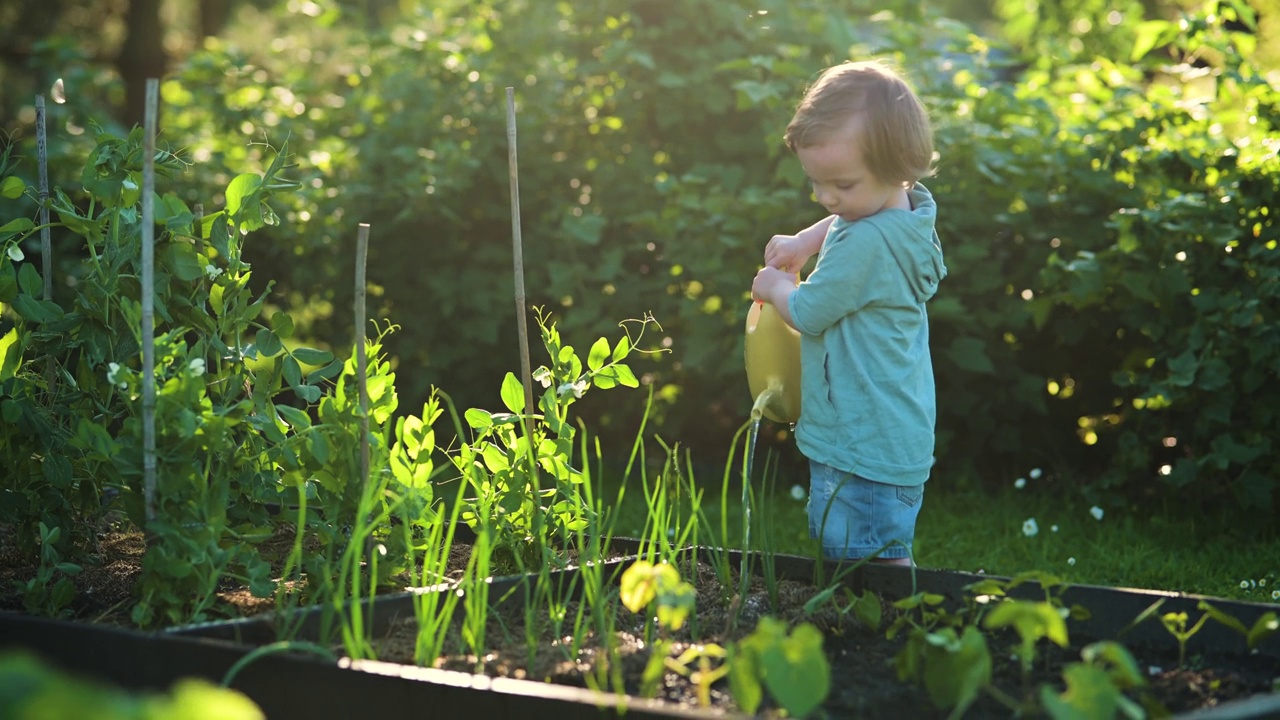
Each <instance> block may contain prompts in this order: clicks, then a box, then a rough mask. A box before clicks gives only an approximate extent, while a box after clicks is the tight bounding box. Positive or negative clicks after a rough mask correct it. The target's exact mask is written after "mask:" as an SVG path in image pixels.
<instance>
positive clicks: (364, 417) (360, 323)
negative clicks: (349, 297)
mask: <svg viewBox="0 0 1280 720" xmlns="http://www.w3.org/2000/svg"><path fill="white" fill-rule="evenodd" d="M368 254H369V223H360V224H359V225H358V226H357V231H356V307H355V314H356V350H355V352H356V385H357V387H359V388H360V486H361V487H364V486H365V485H366V484H367V483H368V482H369V383H368V379H367V375H368V365H369V359H368V358H367V357H366V356H365V352H364V324H365V266H366V258H367V257H368Z"/></svg>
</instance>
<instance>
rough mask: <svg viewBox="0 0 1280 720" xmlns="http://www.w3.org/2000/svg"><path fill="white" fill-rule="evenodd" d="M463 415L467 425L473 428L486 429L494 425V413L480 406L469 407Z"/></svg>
mask: <svg viewBox="0 0 1280 720" xmlns="http://www.w3.org/2000/svg"><path fill="white" fill-rule="evenodd" d="M462 417H463V418H464V419H465V420H466V421H467V426H468V427H470V428H471V429H472V430H485V429H487V428H490V427H493V415H492V414H491V413H489V411H487V410H481V409H480V408H468V409H467V411H466V412H465V413H463V415H462Z"/></svg>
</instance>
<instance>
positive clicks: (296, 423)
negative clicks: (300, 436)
mask: <svg viewBox="0 0 1280 720" xmlns="http://www.w3.org/2000/svg"><path fill="white" fill-rule="evenodd" d="M275 407H276V411H277V412H279V413H280V416H281V417H282V418H284V421H285V422H287V423H289V425H290V426H291V427H293V428H294V430H306V429H307V428H309V427H311V416H310V415H308V414H307V413H306V412H305V411H303V410H299V409H298V408H296V407H293V406H292V405H277V406H275Z"/></svg>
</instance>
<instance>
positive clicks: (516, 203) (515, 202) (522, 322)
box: [507, 87, 537, 477]
mask: <svg viewBox="0 0 1280 720" xmlns="http://www.w3.org/2000/svg"><path fill="white" fill-rule="evenodd" d="M507 171H508V175H509V177H510V181H511V254H512V257H513V258H514V259H515V276H516V327H517V333H518V336H519V340H520V379H521V380H522V381H523V382H524V408H525V410H524V414H525V418H526V421H525V422H526V426H525V434H526V435H528V436H529V441H530V443H532V442H533V435H532V434H531V433H530V432H529V424H528V419H529V418H532V417H533V415H534V412H535V410H536V408H535V407H534V405H533V373H532V371H531V370H530V368H529V326H528V321H527V320H526V319H525V316H526V315H527V311H526V310H525V307H524V304H525V298H524V247H523V243H522V241H521V237H520V180H519V177H520V171H519V163H518V162H517V159H516V99H515V88H510V87H509V88H507ZM533 472H534V473H535V477H536V473H537V464H536V463H535V464H534V468H533Z"/></svg>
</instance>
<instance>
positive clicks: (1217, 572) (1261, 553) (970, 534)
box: [615, 472, 1280, 604]
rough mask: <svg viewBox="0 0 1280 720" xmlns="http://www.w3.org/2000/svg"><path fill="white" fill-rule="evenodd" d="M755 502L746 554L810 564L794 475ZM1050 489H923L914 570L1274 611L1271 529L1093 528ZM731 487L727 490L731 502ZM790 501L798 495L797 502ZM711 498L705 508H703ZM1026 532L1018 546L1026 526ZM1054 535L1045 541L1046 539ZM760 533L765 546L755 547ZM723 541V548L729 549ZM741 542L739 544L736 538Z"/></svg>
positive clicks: (1118, 516)
mask: <svg viewBox="0 0 1280 720" xmlns="http://www.w3.org/2000/svg"><path fill="white" fill-rule="evenodd" d="M788 475H789V477H788V479H787V480H786V481H783V482H780V483H779V485H780V486H779V487H776V488H771V489H770V490H769V492H768V494H767V496H765V497H758V498H757V502H756V508H755V512H756V513H757V514H758V515H760V514H763V516H764V517H765V526H764V527H763V528H762V529H761V530H757V531H755V532H756V533H757V536H753V542H752V545H753V546H755V547H760V545H761V543H762V542H764V541H765V540H767V541H768V542H769V546H770V547H772V548H773V549H774V550H776V551H778V552H783V553H793V554H801V555H815V554H816V552H817V543H816V541H814V540H811V539H810V538H809V536H808V519H807V515H806V511H805V500H804V499H797V498H796V497H793V495H792V491H793V484H794V480H796V479H797V478H798V479H799V482H798V484H799V487H800V488H802V489H805V490H807V487H808V482H807V478H806V477H805V474H804V473H795V472H789V473H788ZM697 480H698V482H699V485H700V486H702V487H705V488H707V490H706V497H705V498H704V500H703V509H704V511H705V512H706V513H707V515H708V519H709V520H710V521H711V524H712V525H715V526H718V525H719V520H720V517H719V516H720V506H719V502H718V500H719V498H718V493H719V491H720V488H719V475H716V476H715V477H711V476H710V475H708V476H707V477H699V478H697ZM1073 487H1076V486H1073V485H1072V484H1071V483H1069V482H1064V481H1062V480H1061V479H1055V480H1054V481H1050V480H1048V479H1047V478H1046V479H1045V480H1039V481H1027V483H1026V485H1025V486H1024V487H1023V488H1022V489H1015V488H1014V487H1013V486H1012V483H1011V484H1010V485H1009V486H1008V487H1007V488H1006V489H1003V490H997V491H991V490H981V489H975V488H974V487H973V483H968V484H961V483H958V482H950V483H949V482H948V481H947V479H946V478H934V479H932V480H931V481H930V482H929V484H928V486H927V490H926V492H925V502H924V505H923V508H922V509H921V512H920V518H919V520H918V522H917V525H916V539H915V553H916V562H917V563H918V564H919V565H920V566H921V567H928V568H945V569H952V570H964V571H968V572H977V571H982V572H985V573H987V574H989V575H1001V576H1009V575H1014V574H1016V573H1019V572H1022V571H1027V570H1042V571H1047V572H1052V573H1054V574H1056V575H1058V576H1059V577H1062V578H1063V579H1064V580H1066V581H1067V582H1069V583H1075V584H1088V585H1107V586H1113V587H1128V588H1143V589H1154V590H1167V591H1176V592H1185V593H1192V594H1200V595H1211V596H1215V597H1223V598H1233V599H1239V600H1248V601H1253V602H1263V603H1276V604H1280V599H1277V598H1274V597H1273V593H1277V594H1280V529H1277V528H1275V527H1263V528H1249V527H1247V526H1245V525H1244V524H1242V523H1241V522H1240V521H1239V518H1238V517H1237V518H1232V517H1231V516H1229V515H1228V514H1227V513H1226V512H1217V513H1206V512H1204V511H1203V509H1202V508H1179V507H1178V506H1176V505H1173V506H1170V505H1169V504H1168V501H1166V502H1165V503H1159V502H1157V503H1153V504H1151V505H1147V506H1139V505H1134V506H1129V507H1121V508H1107V509H1105V511H1104V512H1103V514H1102V518H1101V519H1096V518H1095V517H1094V516H1093V515H1092V514H1091V512H1090V511H1091V509H1092V508H1093V504H1092V503H1089V502H1087V501H1086V500H1085V499H1084V497H1083V496H1081V495H1080V493H1079V492H1078V491H1077V492H1073V491H1072V488H1073ZM740 492H741V486H740V485H739V486H738V487H737V488H732V487H731V488H730V490H729V494H730V498H731V499H734V498H738V497H739V493H740ZM797 492H798V491H797ZM713 497H714V498H715V499H714V500H712V498H713ZM618 512H619V518H618V525H617V528H616V531H615V532H616V534H617V535H620V536H634V535H635V534H637V533H639V532H640V530H641V528H642V527H643V526H644V512H645V508H644V507H643V504H640V503H639V493H638V492H637V493H632V492H630V491H629V492H628V493H627V496H626V497H625V498H624V501H623V503H622V507H620V508H618ZM729 515H730V517H729V524H730V527H740V523H741V520H742V505H741V503H740V502H730V503H729ZM1029 520H1034V521H1035V526H1036V531H1035V532H1034V534H1031V535H1028V534H1027V532H1024V526H1027V527H1026V529H1027V530H1029V529H1030V528H1029V523H1028V522H1027V521H1029ZM1055 528H1056V530H1055ZM759 534H766V535H767V538H759V537H758V535H759ZM734 536H735V533H734V532H733V531H731V532H730V538H729V541H728V542H727V543H726V544H728V545H730V546H737V545H739V544H740V542H736V541H735V537H734ZM738 538H739V539H740V535H739V536H738Z"/></svg>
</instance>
